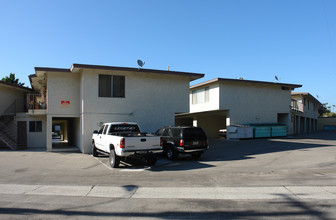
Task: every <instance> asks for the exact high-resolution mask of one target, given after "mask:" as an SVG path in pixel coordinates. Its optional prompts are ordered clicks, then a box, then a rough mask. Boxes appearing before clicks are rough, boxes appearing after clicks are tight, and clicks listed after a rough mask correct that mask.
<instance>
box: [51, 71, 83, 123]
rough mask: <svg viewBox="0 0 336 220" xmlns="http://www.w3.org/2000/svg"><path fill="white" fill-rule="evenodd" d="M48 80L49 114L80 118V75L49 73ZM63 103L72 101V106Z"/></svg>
mask: <svg viewBox="0 0 336 220" xmlns="http://www.w3.org/2000/svg"><path fill="white" fill-rule="evenodd" d="M47 79H48V81H47V114H49V115H53V116H57V115H62V116H64V115H71V116H79V112H80V74H79V73H72V72H64V73H63V72H48V76H47ZM61 101H70V105H69V106H64V105H61Z"/></svg>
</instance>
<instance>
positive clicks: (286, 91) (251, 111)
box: [176, 78, 301, 137]
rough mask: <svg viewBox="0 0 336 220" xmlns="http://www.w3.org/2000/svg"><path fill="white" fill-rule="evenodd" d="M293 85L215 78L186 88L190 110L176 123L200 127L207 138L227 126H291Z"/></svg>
mask: <svg viewBox="0 0 336 220" xmlns="http://www.w3.org/2000/svg"><path fill="white" fill-rule="evenodd" d="M298 87H301V85H296V84H285V83H273V82H263V81H252V80H237V79H225V78H217V79H213V80H210V81H207V82H204V83H200V84H197V85H194V86H191V87H190V112H189V113H188V114H179V115H177V116H176V118H177V120H176V122H177V123H178V124H186V123H189V124H193V125H195V126H196V125H197V126H200V127H202V128H203V129H204V130H205V132H206V133H207V135H208V136H209V137H217V135H218V130H219V129H223V128H226V127H227V126H228V125H240V124H251V123H281V124H286V125H287V127H288V133H292V126H291V107H290V106H291V91H292V90H294V89H295V88H298Z"/></svg>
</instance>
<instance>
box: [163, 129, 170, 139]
mask: <svg viewBox="0 0 336 220" xmlns="http://www.w3.org/2000/svg"><path fill="white" fill-rule="evenodd" d="M162 136H164V137H168V136H169V129H168V128H166V129H164V131H163V134H162Z"/></svg>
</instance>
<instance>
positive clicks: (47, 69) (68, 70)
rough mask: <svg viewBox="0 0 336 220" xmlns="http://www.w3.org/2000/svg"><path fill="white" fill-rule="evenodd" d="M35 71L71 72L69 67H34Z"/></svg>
mask: <svg viewBox="0 0 336 220" xmlns="http://www.w3.org/2000/svg"><path fill="white" fill-rule="evenodd" d="M37 71H52V72H71V70H70V69H64V68H51V67H35V72H37Z"/></svg>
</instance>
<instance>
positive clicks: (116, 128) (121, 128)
mask: <svg viewBox="0 0 336 220" xmlns="http://www.w3.org/2000/svg"><path fill="white" fill-rule="evenodd" d="M115 132H140V129H139V127H138V125H130V124H120V125H112V126H111V128H110V130H109V134H112V133H115Z"/></svg>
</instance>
